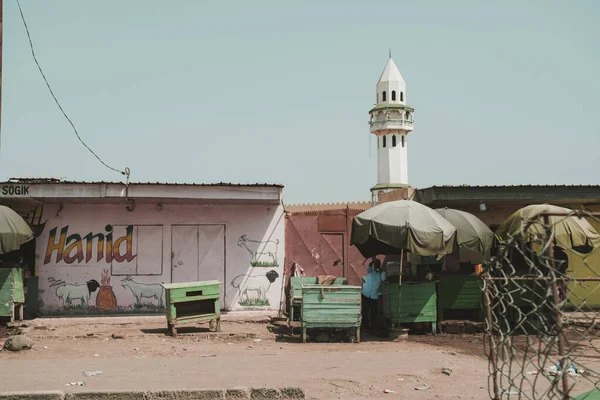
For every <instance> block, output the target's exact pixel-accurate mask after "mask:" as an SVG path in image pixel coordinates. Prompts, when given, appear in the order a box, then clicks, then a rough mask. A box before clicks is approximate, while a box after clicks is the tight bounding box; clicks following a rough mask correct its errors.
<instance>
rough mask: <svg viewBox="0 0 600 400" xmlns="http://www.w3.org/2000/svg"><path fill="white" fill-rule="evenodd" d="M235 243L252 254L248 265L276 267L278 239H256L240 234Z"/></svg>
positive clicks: (277, 264)
mask: <svg viewBox="0 0 600 400" xmlns="http://www.w3.org/2000/svg"><path fill="white" fill-rule="evenodd" d="M237 245H238V246H240V247H243V248H245V249H246V250H248V253H250V255H251V256H252V260H251V261H250V265H252V266H253V267H278V266H279V263H278V261H277V248H278V247H279V239H275V240H266V241H263V242H261V241H258V240H251V239H248V237H247V236H246V235H242V236H240V238H239V239H238V242H237Z"/></svg>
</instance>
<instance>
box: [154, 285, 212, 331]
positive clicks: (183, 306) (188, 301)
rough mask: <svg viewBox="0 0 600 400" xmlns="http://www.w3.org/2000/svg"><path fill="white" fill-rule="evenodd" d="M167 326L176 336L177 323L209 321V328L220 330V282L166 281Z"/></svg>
mask: <svg viewBox="0 0 600 400" xmlns="http://www.w3.org/2000/svg"><path fill="white" fill-rule="evenodd" d="M162 286H163V287H164V288H165V298H166V305H167V326H168V328H169V330H170V331H171V335H172V336H177V325H179V324H186V323H193V322H206V321H209V323H210V329H212V330H215V331H217V332H219V331H220V330H221V301H220V298H221V282H219V281H203V282H185V283H166V284H163V285H162Z"/></svg>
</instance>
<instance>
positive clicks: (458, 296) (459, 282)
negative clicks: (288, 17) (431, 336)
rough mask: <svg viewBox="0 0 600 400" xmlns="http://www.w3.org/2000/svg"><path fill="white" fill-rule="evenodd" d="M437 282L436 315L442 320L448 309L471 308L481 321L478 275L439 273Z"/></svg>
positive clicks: (480, 293) (480, 294) (480, 292)
mask: <svg viewBox="0 0 600 400" xmlns="http://www.w3.org/2000/svg"><path fill="white" fill-rule="evenodd" d="M438 279H439V282H438V291H437V292H438V315H439V319H440V321H443V320H444V318H445V317H444V313H445V312H446V311H448V310H472V311H473V313H474V314H475V315H476V319H477V321H481V320H482V318H483V313H482V309H481V298H482V291H481V279H480V278H479V276H478V275H440V276H439V278H438Z"/></svg>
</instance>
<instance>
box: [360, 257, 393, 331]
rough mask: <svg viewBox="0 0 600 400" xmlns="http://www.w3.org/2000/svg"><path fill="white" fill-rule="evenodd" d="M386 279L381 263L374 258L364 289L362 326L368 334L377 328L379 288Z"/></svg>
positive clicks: (368, 269)
mask: <svg viewBox="0 0 600 400" xmlns="http://www.w3.org/2000/svg"><path fill="white" fill-rule="evenodd" d="M386 278H387V275H386V273H385V272H384V271H382V270H381V261H379V260H378V259H376V258H374V259H373V261H372V262H370V263H369V264H368V265H367V281H366V282H365V283H364V285H363V288H362V326H363V329H364V330H365V331H367V332H368V331H370V330H372V329H374V328H376V327H377V306H378V305H379V286H380V285H381V282H383V281H385V279H386Z"/></svg>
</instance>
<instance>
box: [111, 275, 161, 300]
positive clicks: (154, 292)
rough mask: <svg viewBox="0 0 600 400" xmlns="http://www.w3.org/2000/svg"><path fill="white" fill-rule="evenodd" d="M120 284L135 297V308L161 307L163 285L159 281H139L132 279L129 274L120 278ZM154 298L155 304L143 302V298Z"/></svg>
mask: <svg viewBox="0 0 600 400" xmlns="http://www.w3.org/2000/svg"><path fill="white" fill-rule="evenodd" d="M121 286H123V287H124V288H128V289H129V290H131V293H133V296H134V297H135V307H136V308H148V307H149V308H152V307H158V308H163V307H164V304H163V290H164V288H163V286H162V285H161V284H160V283H139V282H136V281H134V280H133V278H132V277H131V276H127V277H125V278H123V280H121ZM144 298H146V299H155V300H156V301H157V304H154V303H147V302H146V303H144V302H143V299H144Z"/></svg>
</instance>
